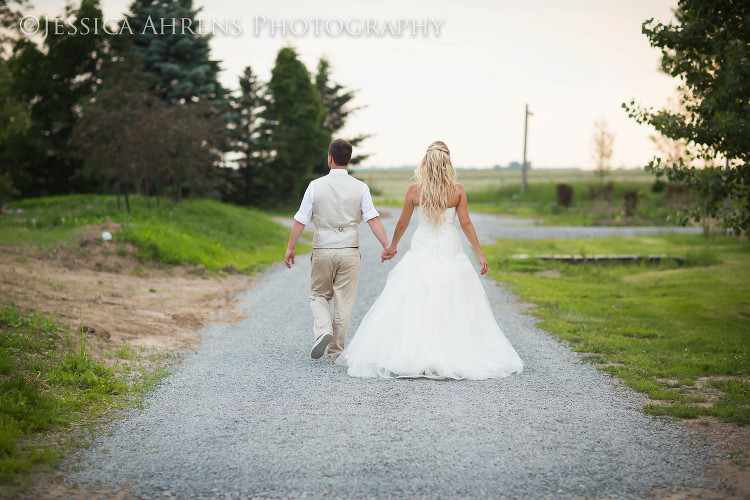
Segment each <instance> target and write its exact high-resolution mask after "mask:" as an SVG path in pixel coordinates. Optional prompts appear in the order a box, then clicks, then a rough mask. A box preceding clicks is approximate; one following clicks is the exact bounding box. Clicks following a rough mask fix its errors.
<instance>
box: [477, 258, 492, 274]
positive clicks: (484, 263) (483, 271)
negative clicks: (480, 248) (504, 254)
mask: <svg viewBox="0 0 750 500" xmlns="http://www.w3.org/2000/svg"><path fill="white" fill-rule="evenodd" d="M478 260H479V265H480V266H482V269H481V270H480V271H479V274H482V275H484V274H487V270H488V269H489V268H490V267H489V264H487V259H485V258H484V255H480V256H479V258H478Z"/></svg>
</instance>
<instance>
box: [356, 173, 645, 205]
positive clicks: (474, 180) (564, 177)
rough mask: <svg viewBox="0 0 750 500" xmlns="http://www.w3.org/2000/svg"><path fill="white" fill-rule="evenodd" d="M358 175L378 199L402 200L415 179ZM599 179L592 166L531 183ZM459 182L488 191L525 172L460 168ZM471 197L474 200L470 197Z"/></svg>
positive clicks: (638, 176)
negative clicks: (590, 168)
mask: <svg viewBox="0 0 750 500" xmlns="http://www.w3.org/2000/svg"><path fill="white" fill-rule="evenodd" d="M354 175H355V176H356V177H358V178H360V179H362V180H364V181H365V182H367V184H368V185H369V186H370V188H371V190H372V192H373V195H374V196H373V198H374V199H375V202H376V203H377V202H381V203H382V202H383V201H387V200H399V201H400V200H402V199H403V197H404V193H405V192H406V188H407V187H408V186H409V184H411V183H412V182H413V180H412V177H413V175H414V172H413V171H408V170H406V171H405V170H398V171H393V172H388V171H374V172H373V171H367V170H361V171H358V170H355V171H354ZM587 181H588V182H596V181H598V178H597V177H596V174H595V173H594V172H592V171H588V170H530V171H529V172H528V183H529V184H539V183H545V184H546V183H550V182H554V183H557V182H566V183H579V182H587ZM609 181H612V182H614V183H617V182H628V183H651V182H653V181H654V176H653V175H652V174H649V173H647V172H644V171H643V170H613V171H612V172H611V173H610V175H608V176H607V182H609ZM458 182H460V183H461V184H463V185H464V188H466V191H468V192H471V191H486V190H488V189H493V188H500V187H501V186H507V185H511V184H520V183H521V172H520V171H518V170H459V171H458ZM470 201H471V200H470Z"/></svg>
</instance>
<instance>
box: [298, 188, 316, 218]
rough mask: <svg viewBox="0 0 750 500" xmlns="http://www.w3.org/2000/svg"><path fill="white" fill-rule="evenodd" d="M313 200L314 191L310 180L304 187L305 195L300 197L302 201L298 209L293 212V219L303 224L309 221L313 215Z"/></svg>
mask: <svg viewBox="0 0 750 500" xmlns="http://www.w3.org/2000/svg"><path fill="white" fill-rule="evenodd" d="M314 202H315V192H314V190H313V184H312V182H311V183H310V184H309V185H308V186H307V189H305V195H304V196H303V197H302V203H301V204H300V206H299V210H297V213H296V214H294V220H296V221H297V222H299V223H300V224H304V225H305V226H306V225H308V224H309V223H310V219H312V215H313V203H314Z"/></svg>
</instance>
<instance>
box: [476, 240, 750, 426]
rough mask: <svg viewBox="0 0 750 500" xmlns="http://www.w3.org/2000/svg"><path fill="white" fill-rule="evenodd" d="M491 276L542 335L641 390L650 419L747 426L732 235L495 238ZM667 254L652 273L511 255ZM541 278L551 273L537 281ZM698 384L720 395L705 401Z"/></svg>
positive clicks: (745, 255) (743, 335)
mask: <svg viewBox="0 0 750 500" xmlns="http://www.w3.org/2000/svg"><path fill="white" fill-rule="evenodd" d="M486 253H487V255H488V258H489V260H490V269H491V276H492V277H493V278H495V279H497V280H499V281H502V282H505V283H509V284H510V285H511V286H512V288H513V289H514V291H515V292H516V293H517V294H518V295H520V297H522V299H523V300H524V301H528V302H531V303H534V304H536V306H537V307H536V308H535V309H534V315H536V316H538V317H539V318H541V322H540V327H541V328H543V329H545V330H546V331H548V332H550V333H552V334H554V335H556V336H557V337H559V338H560V339H562V340H565V341H568V342H570V343H571V345H572V346H573V347H574V349H575V350H576V351H580V352H584V353H589V355H588V356H587V359H589V360H591V361H592V362H595V363H598V364H600V368H601V369H602V370H604V371H606V372H608V373H610V374H612V375H615V376H617V377H620V378H621V379H622V380H623V381H624V382H625V383H626V384H627V385H629V386H630V387H632V388H633V389H636V390H638V391H642V392H644V393H645V394H646V395H647V396H648V397H649V398H651V399H653V400H654V403H652V404H649V405H647V406H646V407H645V408H644V410H645V411H646V412H648V413H650V414H653V415H673V416H677V417H686V418H689V417H696V416H699V415H710V416H714V417H717V418H720V419H722V420H725V421H729V422H737V423H741V424H747V423H750V383H748V380H749V378H750V245H749V244H748V242H747V241H741V240H737V239H736V238H730V237H716V239H715V240H714V241H713V242H711V243H710V244H707V243H706V242H704V241H703V238H702V236H696V235H668V236H648V237H635V238H602V239H584V240H543V241H513V240H501V241H499V242H498V243H497V244H495V245H493V246H490V247H488V248H487V249H486ZM609 253H614V254H638V255H648V254H657V253H668V254H672V255H678V256H682V257H685V258H686V259H687V262H686V265H684V266H678V265H677V264H676V263H674V262H673V261H669V262H665V263H663V264H660V265H648V264H630V265H614V264H612V265H609V264H604V265H602V264H600V265H593V264H580V265H570V264H562V263H553V262H546V261H536V260H534V259H527V260H516V259H513V258H512V256H513V255H517V254H528V255H532V256H533V255H538V254H583V255H593V254H609ZM540 271H552V272H546V273H541V272H540ZM696 384H705V385H707V386H708V387H709V388H711V389H712V390H714V391H718V392H719V393H720V394H721V396H719V397H718V398H713V397H710V394H709V392H708V391H706V390H703V389H701V388H700V387H698V386H696Z"/></svg>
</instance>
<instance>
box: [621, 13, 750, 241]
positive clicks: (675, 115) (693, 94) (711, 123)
mask: <svg viewBox="0 0 750 500" xmlns="http://www.w3.org/2000/svg"><path fill="white" fill-rule="evenodd" d="M676 16H677V23H676V24H668V25H665V24H662V23H659V22H656V23H655V22H654V21H653V19H651V20H649V21H646V22H645V23H643V33H644V34H645V35H646V36H647V37H648V38H649V41H650V42H651V45H652V46H653V47H657V48H659V49H661V51H662V69H663V70H664V72H666V73H667V74H669V75H671V76H673V77H675V78H679V79H680V81H681V83H682V86H681V88H680V91H681V96H683V97H682V102H681V103H680V104H681V105H682V106H684V108H683V109H684V111H680V108H679V107H678V109H677V110H669V109H662V110H657V111H655V110H653V109H642V108H639V107H637V106H636V105H635V103H634V102H630V103H629V104H623V107H624V108H625V109H626V110H627V111H628V113H629V115H630V116H631V117H633V118H635V119H636V120H637V121H638V122H639V123H646V124H649V125H651V126H653V127H654V128H655V129H656V131H657V132H659V133H661V134H663V135H664V136H666V137H667V138H669V139H672V140H675V141H680V140H685V141H686V142H687V144H688V145H689V146H690V147H691V148H693V147H694V148H696V149H697V150H698V159H700V160H705V161H708V162H712V161H713V162H715V161H716V158H717V156H723V157H724V159H725V162H724V164H723V165H722V164H715V165H709V166H706V167H704V168H696V166H695V165H693V164H685V163H683V162H679V163H667V162H664V161H661V160H659V159H656V160H654V161H653V162H651V163H650V164H649V165H648V166H647V169H649V170H652V171H654V172H655V173H656V174H657V176H661V175H666V176H667V178H668V179H669V180H671V181H673V182H679V183H682V184H684V185H686V186H687V187H689V188H691V189H692V190H694V191H695V192H696V193H697V194H698V195H699V198H700V199H701V200H702V201H701V202H700V205H699V206H697V207H695V208H694V209H691V210H687V211H685V212H683V213H681V214H679V219H680V221H681V222H683V223H684V222H686V221H687V220H690V219H693V220H696V221H697V220H700V219H701V218H703V217H716V218H718V219H720V220H721V222H722V224H723V225H724V227H727V228H730V229H732V230H733V231H735V232H741V231H745V232H747V231H749V230H750V85H748V83H747V82H750V26H748V22H750V3H748V2H747V1H746V0H680V1H679V3H678V8H677V10H676Z"/></svg>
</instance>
